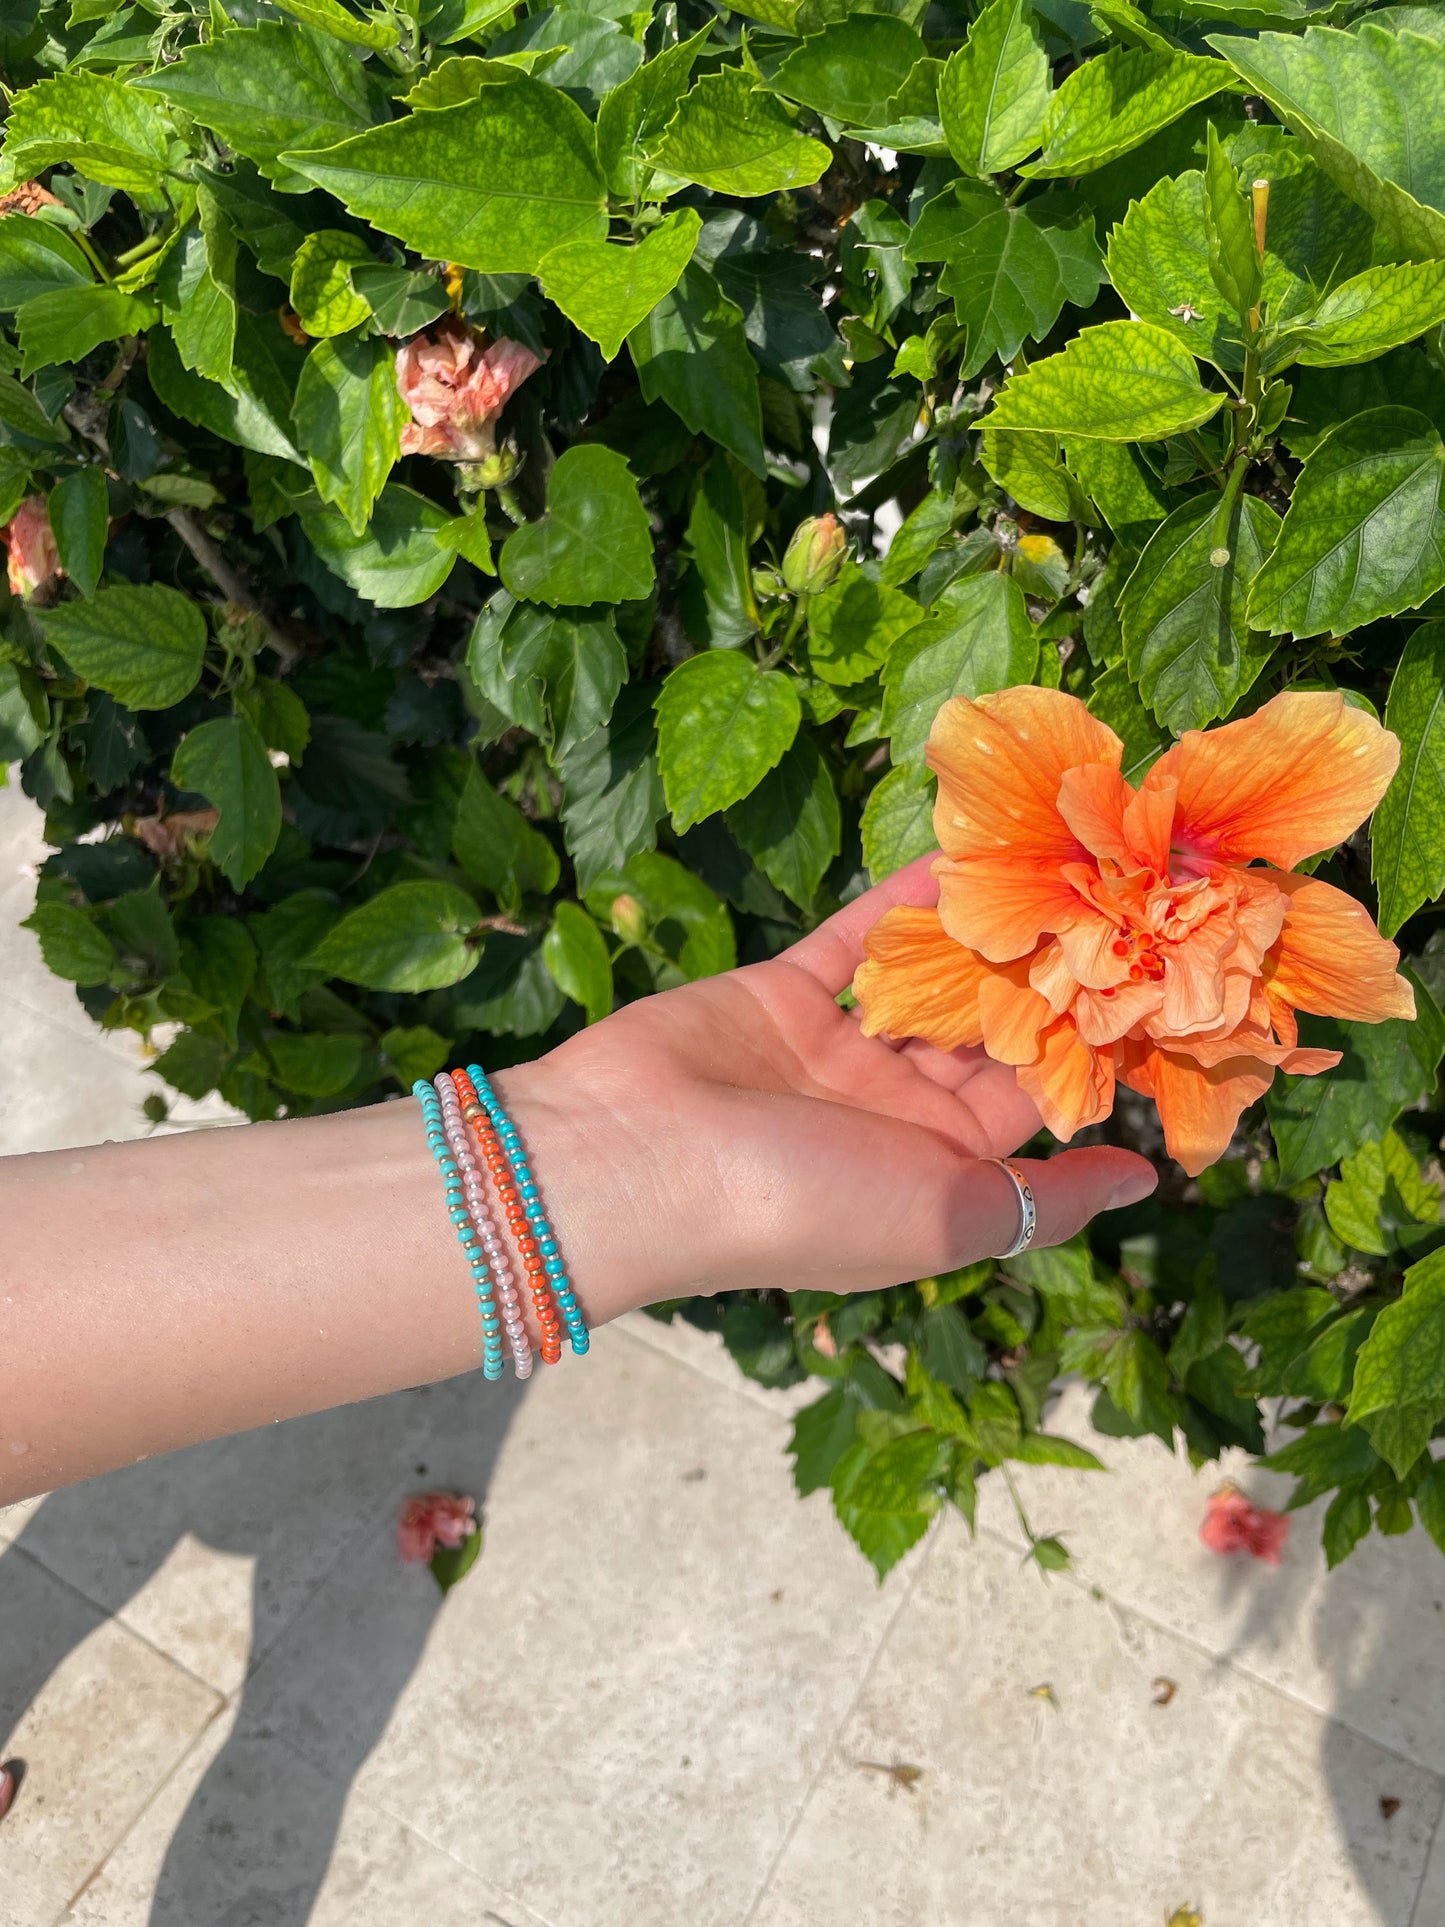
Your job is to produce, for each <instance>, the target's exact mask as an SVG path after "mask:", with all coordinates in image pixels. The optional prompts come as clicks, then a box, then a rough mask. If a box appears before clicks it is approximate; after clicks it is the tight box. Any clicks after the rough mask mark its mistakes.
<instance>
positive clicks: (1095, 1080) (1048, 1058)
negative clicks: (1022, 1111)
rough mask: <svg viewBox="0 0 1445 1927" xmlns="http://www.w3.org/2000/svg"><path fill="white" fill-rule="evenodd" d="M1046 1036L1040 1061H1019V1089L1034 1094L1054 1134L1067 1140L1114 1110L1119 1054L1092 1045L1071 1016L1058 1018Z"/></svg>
mask: <svg viewBox="0 0 1445 1927" xmlns="http://www.w3.org/2000/svg"><path fill="white" fill-rule="evenodd" d="M1041 1041H1042V1045H1043V1048H1042V1051H1041V1053H1040V1055H1039V1058H1038V1060H1037V1062H1035V1063H1032V1064H1024V1065H1021V1066H1020V1067H1019V1070H1018V1072H1017V1076H1018V1081H1019V1089H1020V1090H1021V1091H1022V1092H1023V1093H1024V1095H1025V1096H1026V1097H1031V1098H1032V1099H1033V1101H1034V1104H1035V1106H1036V1108H1037V1110H1038V1113H1039V1116H1040V1117H1041V1118H1042V1119H1043V1120H1044V1123H1045V1124H1046V1125H1047V1126H1048V1128H1049V1129H1050V1130H1051V1131H1052V1132H1053V1134H1054V1136H1055V1137H1056V1138H1061V1139H1063V1140H1064V1141H1065V1142H1067V1141H1068V1140H1069V1139H1070V1138H1071V1137H1072V1136H1073V1135H1074V1133H1075V1131H1081V1130H1083V1129H1084V1128H1085V1127H1086V1126H1088V1125H1090V1124H1100V1123H1102V1122H1103V1120H1104V1119H1105V1118H1106V1117H1107V1116H1108V1115H1109V1113H1110V1111H1112V1110H1113V1108H1114V1054H1113V1052H1112V1051H1103V1052H1100V1051H1092V1050H1090V1049H1089V1046H1088V1045H1087V1044H1086V1043H1085V1042H1084V1041H1083V1039H1082V1038H1081V1037H1080V1036H1079V1033H1078V1031H1077V1029H1076V1028H1075V1027H1074V1024H1073V1023H1072V1021H1071V1020H1070V1019H1069V1018H1067V1017H1059V1018H1056V1019H1055V1020H1054V1023H1053V1025H1052V1026H1051V1027H1050V1028H1049V1029H1048V1030H1046V1031H1045V1032H1044V1033H1043V1037H1042V1040H1041Z"/></svg>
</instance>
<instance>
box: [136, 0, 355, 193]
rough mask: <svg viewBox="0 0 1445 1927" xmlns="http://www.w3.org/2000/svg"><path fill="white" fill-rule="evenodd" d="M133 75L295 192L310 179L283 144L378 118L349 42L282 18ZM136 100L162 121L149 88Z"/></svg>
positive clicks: (324, 139) (313, 143) (313, 144)
mask: <svg viewBox="0 0 1445 1927" xmlns="http://www.w3.org/2000/svg"><path fill="white" fill-rule="evenodd" d="M134 84H135V86H136V87H137V88H142V89H144V90H145V93H151V94H161V95H163V96H164V97H165V99H167V100H170V101H174V102H175V104H176V106H177V107H180V108H182V109H184V111H185V112H186V113H187V114H189V115H190V116H191V117H192V119H194V120H198V121H199V122H200V124H201V125H202V127H209V128H210V129H211V131H212V132H213V133H216V134H219V135H220V136H221V139H222V140H223V141H225V143H226V145H227V146H228V147H233V148H234V149H235V150H236V152H237V153H238V154H244V155H245V156H246V158H247V159H248V160H251V161H254V162H255V163H256V165H257V167H258V168H260V170H261V172H262V173H263V174H264V175H265V176H266V177H267V179H268V180H272V181H275V182H276V183H277V185H278V186H279V187H281V188H283V189H285V190H286V191H287V192H288V193H293V194H294V193H299V192H301V191H302V190H303V189H304V188H307V187H309V186H310V185H311V182H310V181H309V180H308V179H307V177H306V176H305V175H304V174H302V173H299V172H298V171H297V170H296V168H295V167H293V166H292V165H291V164H290V163H289V162H288V161H283V160H282V159H281V155H282V153H283V152H291V153H296V152H304V151H306V150H309V149H313V148H326V147H332V146H334V144H335V143H336V142H337V141H344V140H345V139H346V138H347V136H348V135H350V134H356V133H359V132H360V130H361V129H362V128H364V127H369V126H370V124H371V121H372V118H373V114H374V112H375V110H376V108H377V104H378V103H377V96H376V94H375V93H374V91H373V83H372V81H371V80H370V78H369V76H368V75H367V72H366V70H365V69H364V68H363V67H362V66H361V64H360V62H359V61H357V59H356V58H355V56H354V55H353V54H350V53H348V52H347V50H346V48H345V47H343V46H340V45H339V44H338V43H337V42H336V41H335V40H333V39H331V38H330V36H329V35H326V34H318V33H313V32H312V31H311V29H310V28H309V27H293V26H290V25H287V24H283V23H282V22H280V21H268V22H267V23H266V24H265V25H264V26H259V27H231V28H228V29H227V31H226V32H225V33H223V34H221V35H219V36H218V37H217V38H216V39H213V40H209V41H207V42H206V44H205V45H204V46H192V47H187V48H186V50H185V52H184V53H183V54H182V55H181V58H180V59H179V60H178V61H176V62H174V63H173V64H172V65H170V66H167V67H163V68H161V69H160V71H159V72H158V73H153V74H147V75H144V76H143V77H141V78H140V79H138V80H137V81H136V82H135V83H134ZM134 99H135V103H136V106H135V111H136V112H137V113H138V114H140V115H141V116H143V117H144V118H145V119H146V120H148V121H149V122H150V123H151V124H152V125H156V124H157V116H156V114H155V110H154V108H152V107H151V106H150V105H149V103H148V102H147V101H146V99H145V94H144V93H136V94H135V95H134ZM118 185H122V186H123V185H124V183H123V182H122V183H118Z"/></svg>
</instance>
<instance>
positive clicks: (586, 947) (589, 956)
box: [542, 903, 612, 1024]
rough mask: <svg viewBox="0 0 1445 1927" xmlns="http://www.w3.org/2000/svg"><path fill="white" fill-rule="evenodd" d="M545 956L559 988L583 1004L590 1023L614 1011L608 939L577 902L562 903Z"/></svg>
mask: <svg viewBox="0 0 1445 1927" xmlns="http://www.w3.org/2000/svg"><path fill="white" fill-rule="evenodd" d="M542 956H543V958H544V960H545V961H546V965H547V968H548V969H549V970H550V971H551V973H552V979H553V982H554V983H555V984H556V986H557V988H558V989H559V990H560V991H561V992H562V993H563V994H564V996H567V997H570V998H571V999H572V1001H573V1003H574V1004H580V1005H581V1006H582V1008H583V1010H585V1011H586V1013H587V1021H588V1023H589V1024H600V1023H601V1021H602V1019H603V1018H604V1017H606V1016H608V1015H609V1014H610V1013H611V1010H612V960H611V958H610V957H609V955H608V952H607V941H606V939H605V938H604V936H603V935H602V932H601V931H600V930H599V929H598V928H597V925H596V924H595V923H594V922H593V921H592V919H591V917H589V916H588V914H587V912H586V911H585V910H584V909H583V908H582V907H581V905H580V904H576V903H559V904H558V905H557V907H556V909H555V910H554V911H553V912H552V928H551V929H550V930H549V931H548V932H547V934H546V936H545V937H544V938H543V939H542Z"/></svg>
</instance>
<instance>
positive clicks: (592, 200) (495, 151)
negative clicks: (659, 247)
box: [221, 41, 606, 274]
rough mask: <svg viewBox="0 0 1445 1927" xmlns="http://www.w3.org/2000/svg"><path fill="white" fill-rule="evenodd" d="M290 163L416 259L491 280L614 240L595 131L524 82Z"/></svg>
mask: <svg viewBox="0 0 1445 1927" xmlns="http://www.w3.org/2000/svg"><path fill="white" fill-rule="evenodd" d="M221 44H223V45H224V44H225V42H224V41H223V42H222V43H221ZM288 158H289V159H291V160H292V161H293V162H294V164H295V165H296V167H297V168H298V169H300V170H301V171H302V172H304V173H305V174H306V175H307V176H308V177H309V178H310V179H311V180H313V181H315V182H316V183H317V184H318V185H319V186H321V187H324V188H326V189H327V191H328V192H329V193H332V194H334V195H335V196H336V198H337V199H338V200H339V201H340V202H342V204H343V205H344V206H345V207H346V208H347V209H348V210H349V211H350V212H351V213H352V214H354V215H356V216H357V217H358V218H359V219H361V220H363V221H370V222H371V223H372V225H373V226H375V227H378V228H380V229H381V230H382V231H383V233H386V234H394V235H395V236H396V237H397V239H398V240H400V241H404V242H405V243H406V245H407V246H408V247H409V248H415V250H416V251H417V253H418V254H422V255H427V256H431V257H433V258H436V259H439V260H444V261H459V262H460V263H461V264H462V265H463V266H464V267H468V268H478V269H480V270H482V271H484V272H486V273H488V274H534V273H536V272H537V270H538V268H539V267H540V266H541V263H542V261H543V259H544V258H545V257H546V256H547V255H548V254H549V253H550V252H551V251H552V249H553V248H557V247H561V246H562V244H563V243H564V242H567V241H585V240H600V239H601V238H602V237H603V235H604V234H605V233H606V213H605V190H604V187H603V183H602V176H601V174H600V173H599V171H598V167H597V158H596V153H595V150H594V145H593V139H592V125H591V122H590V121H589V120H588V119H587V117H586V115H585V114H584V113H583V112H582V110H581V108H580V107H578V106H577V105H576V104H575V102H573V101H571V100H569V99H568V97H567V96H566V95H565V94H563V93H560V92H559V91H558V89H557V88H555V87H549V86H547V85H546V84H545V83H544V82H543V81H540V80H532V79H529V78H528V77H526V76H523V77H522V78H521V79H520V80H517V81H514V82H513V83H511V84H510V85H509V86H506V87H487V88H484V89H483V90H482V92H481V93H480V94H479V95H478V96H477V98H476V99H475V100H470V101H466V102H464V103H463V104H462V105H461V106H459V107H446V108H442V109H441V110H440V111H437V112H430V113H419V114H411V115H409V116H408V117H407V118H406V119H404V120H395V121H390V122H388V123H386V124H385V125H384V126H381V127H374V128H372V129H370V130H369V131H368V132H367V133H365V134H358V135H357V136H356V138H355V139H354V140H349V141H343V142H342V143H341V144H340V145H339V146H337V147H331V148H329V149H327V150H326V151H325V152H324V153H319V154H293V155H291V156H289V157H288Z"/></svg>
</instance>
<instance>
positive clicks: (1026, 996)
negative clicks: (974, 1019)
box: [978, 966, 1058, 1064]
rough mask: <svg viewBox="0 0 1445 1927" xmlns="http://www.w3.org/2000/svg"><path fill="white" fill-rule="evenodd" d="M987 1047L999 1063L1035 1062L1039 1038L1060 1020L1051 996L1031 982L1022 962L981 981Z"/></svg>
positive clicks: (980, 1009) (980, 1008)
mask: <svg viewBox="0 0 1445 1927" xmlns="http://www.w3.org/2000/svg"><path fill="white" fill-rule="evenodd" d="M978 1016H979V1022H980V1023H981V1024H982V1026H983V1047H984V1049H985V1050H986V1051H987V1052H988V1054H989V1056H990V1057H991V1058H992V1059H993V1060H994V1062H995V1063H996V1064H1032V1063H1033V1062H1034V1061H1035V1059H1036V1058H1037V1057H1038V1055H1039V1038H1040V1036H1041V1035H1042V1033H1043V1032H1044V1031H1045V1030H1047V1029H1049V1028H1050V1026H1052V1025H1053V1024H1054V1023H1056V1022H1057V1020H1058V1012H1057V1011H1055V1009H1054V1007H1053V1005H1052V1004H1051V1003H1050V1002H1049V1000H1048V999H1047V997H1041V996H1040V995H1039V993H1038V991H1036V990H1033V989H1031V988H1030V986H1029V982H1028V978H1027V976H1026V974H1025V973H1024V969H1023V967H1022V966H1015V968H1014V970H1012V971H1009V972H1004V971H993V972H991V973H990V974H989V975H988V976H987V977H986V978H985V979H984V981H983V982H982V983H981V984H980V985H979V990H978Z"/></svg>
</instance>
